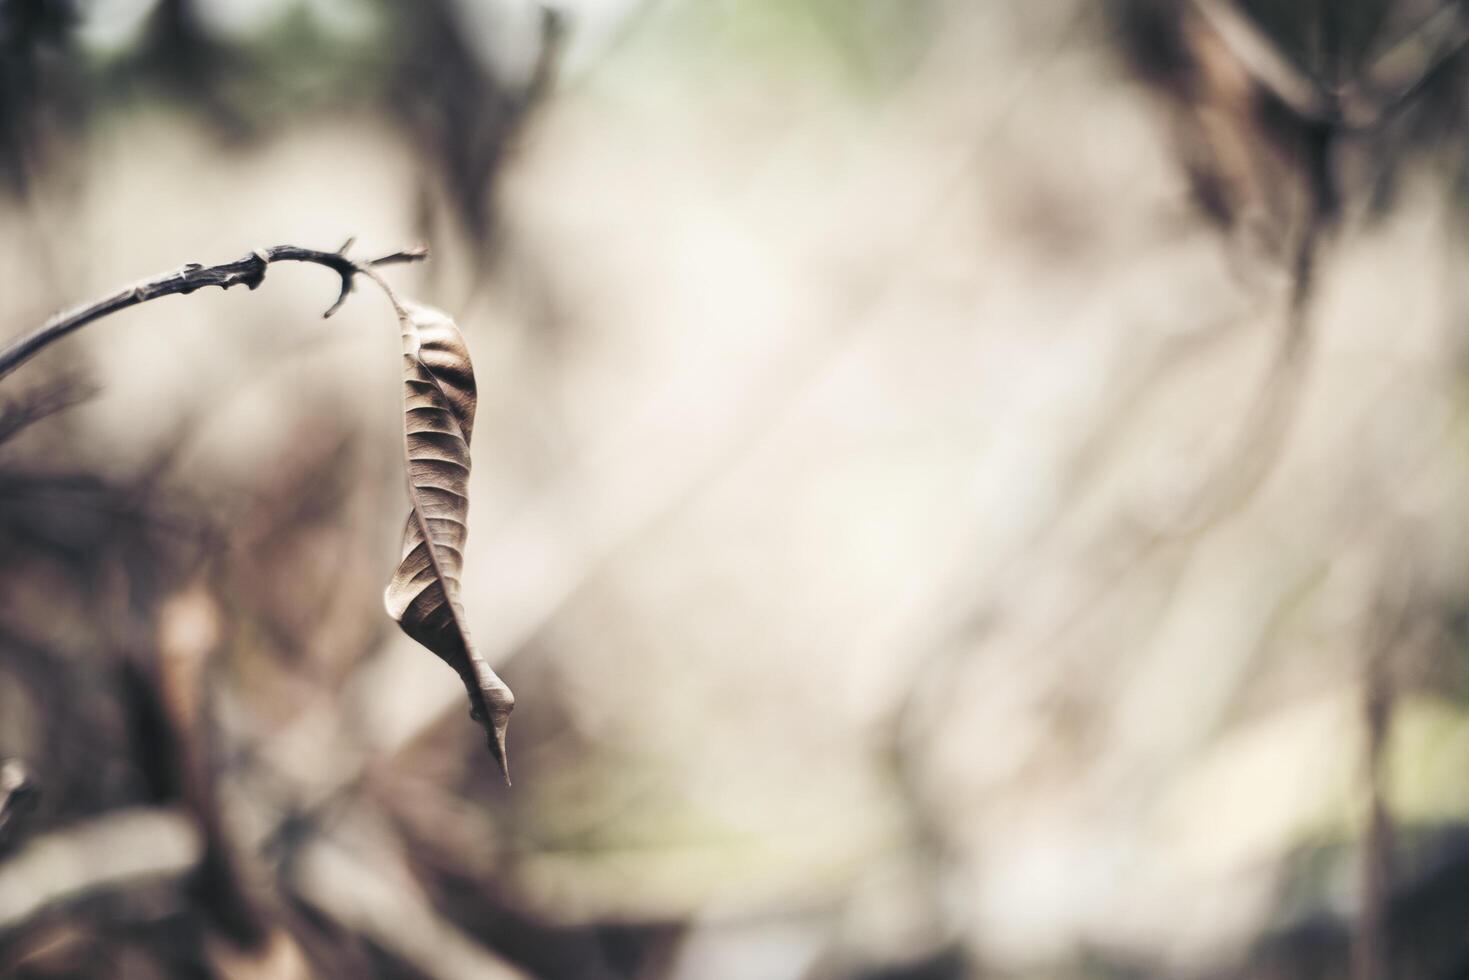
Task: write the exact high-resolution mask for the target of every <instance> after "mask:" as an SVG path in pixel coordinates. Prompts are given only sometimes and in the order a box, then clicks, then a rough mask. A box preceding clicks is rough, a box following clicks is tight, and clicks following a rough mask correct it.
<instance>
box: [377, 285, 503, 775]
mask: <svg viewBox="0 0 1469 980" xmlns="http://www.w3.org/2000/svg"><path fill="white" fill-rule="evenodd" d="M398 320H399V324H400V325H401V327H402V331H403V424H404V435H405V439H404V449H405V453H406V465H407V471H408V493H409V497H410V499H411V502H412V504H413V510H412V512H411V513H410V514H409V515H408V525H407V527H405V528H404V530H403V558H402V560H401V561H400V562H399V564H398V570H397V571H396V572H395V573H394V574H393V580H392V581H391V582H389V583H388V587H387V590H386V591H385V592H384V594H383V600H384V602H385V603H386V605H387V607H388V615H390V616H392V617H393V619H395V620H397V622H398V625H399V626H401V627H402V628H403V632H405V633H407V634H408V635H409V636H411V637H413V639H415V640H417V641H418V642H419V643H421V644H423V645H424V646H425V647H427V648H428V649H430V650H432V651H433V652H434V653H436V654H438V655H439V657H440V658H442V659H443V660H444V661H445V662H446V663H448V665H449V666H450V667H453V668H454V670H455V671H456V672H458V674H459V677H460V679H461V680H463V681H464V686H465V688H466V689H467V690H468V691H469V704H470V717H472V718H474V719H475V720H476V721H478V722H479V723H480V724H482V725H484V726H485V731H486V733H487V735H488V736H489V744H490V751H491V752H493V753H494V755H495V759H496V761H497V762H499V764H500V768H501V770H502V771H504V773H505V780H506V782H507V783H508V782H509V780H510V770H509V766H508V764H507V760H506V756H505V728H506V725H507V724H508V723H509V720H510V709H511V708H513V707H514V706H515V696H514V695H513V694H511V693H510V688H508V687H507V686H505V682H504V681H502V680H500V678H499V677H497V676H496V675H495V672H494V671H493V670H491V669H490V665H489V664H488V663H487V662H486V661H485V659H484V658H483V657H481V656H480V655H479V653H478V652H476V651H475V649H474V644H473V643H472V642H470V639H469V631H468V629H466V627H465V615H464V607H463V605H462V604H461V603H460V599H459V591H460V590H459V574H460V571H461V570H462V568H463V566H464V540H465V537H466V536H467V534H468V524H467V521H468V517H469V437H470V432H471V430H472V429H473V427H474V406H475V388H474V368H473V367H472V366H471V364H470V362H469V350H468V348H467V347H466V346H465V344H464V337H463V335H462V334H460V332H459V328H458V327H457V326H455V325H454V321H453V320H451V319H449V317H448V316H447V315H445V314H444V313H441V312H439V311H438V310H434V309H430V308H428V307H425V306H419V305H417V304H414V303H405V304H403V307H402V309H401V311H400V312H399V315H398Z"/></svg>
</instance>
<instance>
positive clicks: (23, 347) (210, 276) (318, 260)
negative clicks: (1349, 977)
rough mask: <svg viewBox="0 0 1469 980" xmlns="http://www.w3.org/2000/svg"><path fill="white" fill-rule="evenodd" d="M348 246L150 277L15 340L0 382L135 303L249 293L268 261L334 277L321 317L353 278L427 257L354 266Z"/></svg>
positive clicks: (418, 254) (422, 252)
mask: <svg viewBox="0 0 1469 980" xmlns="http://www.w3.org/2000/svg"><path fill="white" fill-rule="evenodd" d="M351 244H352V240H351V239H348V240H347V243H346V244H345V245H343V246H342V247H341V249H339V250H338V251H335V252H320V251H317V250H316V249H310V248H299V247H297V246H295V245H276V246H273V247H271V248H267V249H256V250H255V251H253V252H251V253H250V254H249V255H247V256H245V257H244V258H242V259H237V260H236V261H234V262H226V263H224V264H223V265H212V266H201V265H198V264H195V263H190V264H189V265H186V266H184V267H183V268H181V269H178V270H177V271H175V272H169V273H165V274H163V275H160V276H155V277H154V278H152V279H148V280H146V281H144V282H141V283H138V284H137V285H134V286H129V287H128V288H126V289H123V290H119V291H118V292H116V293H113V294H112V295H110V296H107V297H104V298H103V299H99V300H96V301H94V302H92V303H90V304H88V305H86V306H83V307H79V308H77V309H74V310H71V311H69V312H66V313H62V314H59V315H58V316H55V317H53V318H52V319H51V320H49V321H47V322H46V323H45V324H43V325H42V326H41V327H39V328H37V329H36V330H34V331H32V332H31V333H28V334H26V335H24V336H22V337H19V338H17V339H16V340H15V341H13V342H12V343H11V344H10V345H9V346H8V347H6V348H5V349H4V350H0V378H3V377H5V376H6V375H7V374H9V373H10V372H11V371H13V370H15V368H17V367H18V366H20V365H21V364H23V363H24V362H25V361H27V360H29V359H30V358H31V357H33V356H35V354H36V353H38V352H39V351H40V350H41V349H42V348H44V347H46V346H47V345H48V344H50V343H51V342H52V341H55V340H59V339H60V338H62V337H64V336H66V335H67V334H69V333H72V332H73V331H75V330H78V329H80V328H82V327H84V326H86V325H87V324H89V323H91V322H93V321H94V320H100V319H101V318H102V317H105V316H108V315H109V314H112V313H116V312H117V311H118V310H125V309H127V308H128V307H130V306H137V305H138V304H140V303H146V302H148V301H149V300H154V299H159V298H161V297H164V296H172V295H174V294H176V293H178V294H182V295H188V294H189V293H192V292H194V291H195V290H196V289H203V288H205V287H208V286H218V287H219V288H220V289H229V288H230V287H231V286H235V285H241V284H243V285H244V286H246V287H247V288H249V289H254V288H255V287H257V286H259V285H260V284H261V283H262V282H263V281H264V280H265V268H266V266H268V265H270V264H271V263H272V262H311V263H314V264H316V265H321V266H325V267H327V268H328V269H331V270H332V271H333V272H335V273H336V274H337V275H339V276H340V277H341V279H342V290H341V292H340V293H339V294H338V296H337V299H336V301H335V302H334V303H332V305H331V306H330V307H329V308H328V309H327V311H326V312H325V313H324V314H322V315H323V316H331V315H332V314H333V313H335V312H336V311H337V309H338V308H339V307H340V306H341V305H342V303H343V302H344V301H345V300H346V298H347V294H348V293H350V292H351V291H352V283H353V280H354V279H355V278H356V277H357V275H358V274H359V273H366V272H367V270H369V269H371V268H373V267H375V266H380V265H391V264H394V263H399V262H417V261H420V260H422V259H424V258H427V257H428V250H427V249H426V248H424V247H422V246H418V247H414V248H409V249H405V250H402V251H398V252H393V253H391V254H389V255H384V256H380V257H379V258H376V259H373V260H371V261H370V262H367V263H360V262H358V261H357V260H356V259H352V258H348V256H347V254H346V252H347V248H348V247H349V246H350V245H351Z"/></svg>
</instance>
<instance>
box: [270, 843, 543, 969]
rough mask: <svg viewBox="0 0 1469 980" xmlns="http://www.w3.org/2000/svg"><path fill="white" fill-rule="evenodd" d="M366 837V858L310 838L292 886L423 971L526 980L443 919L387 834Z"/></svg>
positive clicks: (331, 914) (326, 910)
mask: <svg viewBox="0 0 1469 980" xmlns="http://www.w3.org/2000/svg"><path fill="white" fill-rule="evenodd" d="M374 838H375V839H374V840H373V841H372V858H371V860H370V861H368V860H363V859H361V858H359V857H358V856H357V854H356V853H354V851H353V850H352V849H349V848H348V847H347V846H346V845H345V844H343V843H341V842H340V841H339V840H336V839H333V838H322V839H318V840H316V841H314V842H312V843H311V844H310V845H309V846H308V847H307V848H306V850H305V851H304V852H303V853H302V854H301V856H300V857H299V859H298V861H297V865H296V870H295V874H294V876H293V878H294V882H293V887H294V890H295V891H296V892H297V893H298V894H299V895H300V897H301V898H302V899H304V900H305V901H306V902H308V903H310V904H311V905H313V906H316V907H317V908H318V909H320V910H321V911H323V912H325V913H326V914H327V915H329V916H330V917H331V918H332V919H333V920H334V921H336V922H339V923H341V924H343V925H345V926H347V927H348V928H351V929H353V930H356V931H357V932H360V933H362V934H363V935H365V936H367V937H368V938H370V939H371V940H372V941H373V942H375V943H377V944H378V945H379V946H381V947H382V948H383V949H385V950H387V951H388V952H390V953H392V954H393V955H394V956H397V957H400V958H402V959H403V961H404V962H406V963H407V964H409V965H410V966H412V967H413V968H414V969H415V970H417V971H419V972H420V973H422V974H424V975H425V976H429V977H439V978H443V980H458V978H461V977H462V978H466V980H468V978H479V980H528V975H527V974H526V973H524V972H522V971H521V970H520V969H519V968H517V967H516V966H515V965H513V964H512V963H510V962H509V961H508V960H505V959H503V958H501V957H500V956H498V955H496V954H495V953H494V952H492V951H490V950H489V949H486V948H485V947H484V946H483V945H481V944H480V943H479V942H477V941H475V939H474V938H473V937H471V936H469V935H467V934H466V933H465V932H464V931H463V930H461V929H459V928H458V927H457V926H455V925H454V924H452V923H450V922H448V921H446V920H445V919H443V918H442V917H441V916H440V915H439V914H438V913H437V912H436V911H435V910H434V908H433V905H432V904H431V903H430V902H429V900H428V898H427V897H426V896H425V895H424V894H423V893H422V892H421V891H419V890H418V889H417V888H416V887H415V886H414V882H413V877H412V874H411V872H410V871H409V869H408V868H407V867H406V866H405V865H404V862H403V859H402V855H401V853H399V852H398V850H397V848H396V846H395V845H394V843H393V841H392V840H391V839H390V836H389V835H381V836H378V835H374Z"/></svg>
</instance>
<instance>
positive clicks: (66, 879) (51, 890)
mask: <svg viewBox="0 0 1469 980" xmlns="http://www.w3.org/2000/svg"><path fill="white" fill-rule="evenodd" d="M199 853H200V851H199V837H198V834H197V833H196V832H195V830H194V826H193V822H192V821H190V820H189V819H188V818H187V817H185V816H183V815H182V814H180V813H177V812H175V811H172V810H164V809H155V808H134V809H128V810H116V811H113V812H112V813H109V814H107V815H106V816H102V817H97V818H96V819H93V820H89V821H87V822H85V823H82V824H79V825H77V826H74V827H71V828H69V829H67V830H60V831H56V832H55V833H50V834H46V835H45V836H43V837H38V838H36V839H35V840H33V841H31V842H30V843H29V844H27V845H26V846H25V847H24V848H22V849H21V850H20V851H19V852H17V853H16V855H15V856H14V857H12V858H10V859H9V860H8V861H5V862H3V863H0V933H3V932H4V931H5V930H7V929H12V928H14V927H15V926H17V925H20V924H21V923H23V922H25V921H26V920H27V919H28V918H30V917H31V916H33V915H35V914H36V913H37V912H39V911H41V910H42V909H45V908H47V907H49V906H52V905H55V904H57V903H59V902H64V901H67V900H70V899H73V898H77V897H80V896H82V895H85V894H87V893H90V892H95V891H98V890H102V889H107V888H114V887H117V886H120V885H126V884H129V883H131V882H135V881H139V880H146V879H150V878H167V877H175V876H178V875H181V874H184V873H185V872H187V871H189V870H190V869H192V868H193V867H194V866H195V865H196V864H197V863H198V861H199Z"/></svg>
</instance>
